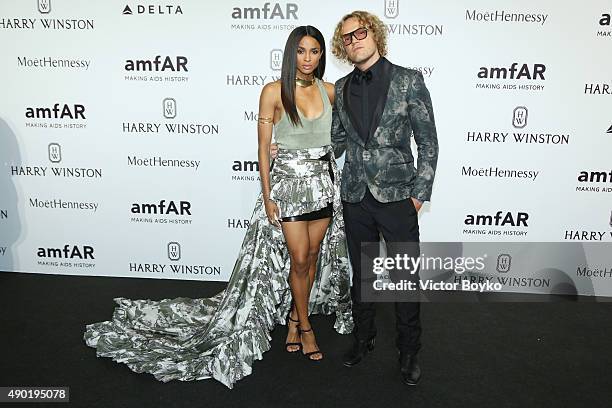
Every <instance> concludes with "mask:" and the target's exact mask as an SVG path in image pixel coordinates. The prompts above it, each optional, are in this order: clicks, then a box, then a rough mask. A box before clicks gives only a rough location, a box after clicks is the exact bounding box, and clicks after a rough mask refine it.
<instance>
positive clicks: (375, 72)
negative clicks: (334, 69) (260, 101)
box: [354, 57, 389, 80]
mask: <svg viewBox="0 0 612 408" xmlns="http://www.w3.org/2000/svg"><path fill="white" fill-rule="evenodd" d="M388 62H389V61H388V60H387V59H386V58H385V57H380V58H379V59H378V61H376V62H375V63H374V64H373V65H372V66H371V67H370V68H368V69H367V70H365V71H364V73H366V72H368V71H370V72H371V73H372V79H374V80H376V79H380V78H381V76H382V70H383V66H384V65H385V64H387V63H388ZM354 72H355V75H360V74H361V72H362V71H361V70H360V69H359V68H357V67H355V71H354Z"/></svg>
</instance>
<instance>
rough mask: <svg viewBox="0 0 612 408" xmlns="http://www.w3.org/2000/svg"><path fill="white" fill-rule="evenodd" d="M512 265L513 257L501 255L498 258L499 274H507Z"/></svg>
mask: <svg viewBox="0 0 612 408" xmlns="http://www.w3.org/2000/svg"><path fill="white" fill-rule="evenodd" d="M511 264H512V257H511V256H510V255H508V254H499V255H498V256H497V272H500V273H507V272H508V271H509V270H510V265H511Z"/></svg>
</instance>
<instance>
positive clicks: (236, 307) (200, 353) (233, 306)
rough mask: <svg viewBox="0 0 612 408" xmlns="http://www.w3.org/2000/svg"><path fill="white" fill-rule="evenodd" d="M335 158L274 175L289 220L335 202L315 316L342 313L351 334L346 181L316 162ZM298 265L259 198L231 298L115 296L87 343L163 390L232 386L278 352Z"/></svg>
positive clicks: (319, 152) (299, 157) (280, 165)
mask: <svg viewBox="0 0 612 408" xmlns="http://www.w3.org/2000/svg"><path fill="white" fill-rule="evenodd" d="M331 150H332V149H331V147H330V146H324V147H321V148H312V149H302V150H281V151H280V152H279V156H278V157H277V159H276V160H275V163H274V167H273V170H272V173H271V186H272V193H271V198H273V199H275V200H277V203H278V205H279V207H280V208H281V211H282V216H289V215H299V214H303V213H307V212H311V211H314V210H317V209H320V208H323V207H325V206H326V205H327V203H329V202H333V208H334V217H333V218H332V222H331V223H330V225H329V228H328V229H327V232H326V235H325V237H324V239H323V242H322V244H321V251H320V254H319V262H318V271H317V275H316V279H315V282H314V285H313V288H312V292H311V296H310V302H309V313H311V314H312V313H317V314H335V317H336V319H335V324H334V328H335V329H336V331H337V332H338V333H343V334H344V333H350V332H351V331H352V329H353V321H352V317H351V298H350V278H349V264H348V258H347V251H346V241H345V236H344V221H343V218H342V208H341V200H340V189H339V183H340V177H339V174H338V169H337V168H336V164H335V161H334V160H333V159H332V169H333V173H334V182H332V180H331V178H330V176H329V173H328V163H327V162H324V161H317V160H315V159H317V158H318V157H321V156H323V155H324V154H326V153H328V152H330V151H331ZM332 155H333V153H332ZM289 267H290V265H289V254H288V251H287V246H286V244H285V240H284V237H283V234H282V231H281V230H279V229H278V228H276V227H274V226H272V225H270V223H269V222H268V219H267V217H266V214H265V210H264V207H263V205H262V197H261V194H260V195H259V197H258V199H257V202H256V204H255V209H254V211H253V215H252V217H251V222H250V226H249V227H248V229H247V231H246V235H245V237H244V240H243V242H242V247H241V248H240V252H239V254H238V258H237V260H236V264H235V266H234V269H233V272H232V275H231V277H230V280H229V282H228V285H227V288H226V289H225V290H223V291H222V292H220V293H218V294H217V295H216V296H214V297H212V298H201V299H189V298H176V299H164V300H130V299H126V298H121V297H119V298H115V299H114V300H115V302H116V303H117V304H118V306H117V307H116V308H115V311H114V313H113V316H112V319H111V320H109V321H104V322H98V323H93V324H90V325H87V326H86V331H85V334H84V340H85V343H86V344H87V345H88V346H90V347H93V348H96V350H97V352H96V354H97V356H98V357H110V358H112V359H113V360H115V361H117V362H120V363H125V364H126V365H127V366H128V367H129V368H130V369H132V370H133V371H135V372H138V373H150V374H153V375H154V376H155V378H156V379H158V380H160V381H163V382H167V381H170V380H181V381H191V380H201V379H205V378H214V379H216V380H218V381H220V382H221V383H223V384H225V385H226V386H227V387H229V388H232V387H233V385H234V383H235V382H236V381H238V380H240V379H241V378H244V377H245V376H247V375H249V374H250V373H251V371H252V366H253V362H254V361H255V360H260V359H262V354H263V353H264V352H265V351H267V350H269V349H270V339H271V336H270V332H271V331H272V329H273V328H274V327H275V325H276V324H278V323H280V324H285V321H286V316H287V314H288V313H289V308H290V306H291V291H290V288H289V285H288V276H289Z"/></svg>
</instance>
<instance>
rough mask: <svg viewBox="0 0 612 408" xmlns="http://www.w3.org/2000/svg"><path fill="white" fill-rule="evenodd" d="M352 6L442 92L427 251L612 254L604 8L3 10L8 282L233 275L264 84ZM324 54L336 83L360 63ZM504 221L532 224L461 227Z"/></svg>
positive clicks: (154, 4)
mask: <svg viewBox="0 0 612 408" xmlns="http://www.w3.org/2000/svg"><path fill="white" fill-rule="evenodd" d="M354 9H365V10H368V11H371V12H373V13H375V14H377V15H379V16H380V17H381V18H382V19H383V20H384V22H385V23H386V24H387V27H388V30H389V55H388V58H389V60H391V61H392V62H394V63H396V64H399V65H403V66H406V67H411V68H415V69H419V70H421V71H422V72H423V74H424V77H425V81H426V83H427V86H428V88H429V90H430V93H431V95H432V100H433V105H434V111H435V115H436V123H437V129H438V137H439V144H440V155H439V160H438V171H437V174H436V180H435V185H434V192H433V197H432V202H431V203H428V204H426V205H425V207H424V209H423V210H422V212H421V215H420V224H421V239H422V240H423V241H432V242H434V241H442V242H447V241H448V242H465V241H470V242H472V241H474V242H481V241H487V242H489V241H492V242H500V241H501V242H507V241H512V242H524V243H529V242H565V241H570V242H580V243H582V242H583V241H588V242H591V241H594V242H610V241H612V214H611V211H612V200H611V197H612V165H611V162H610V158H609V157H610V151H611V149H610V148H611V146H612V134H611V133H612V126H611V125H612V116H611V114H610V112H611V111H612V110H611V107H612V74H611V72H612V54H611V53H610V52H609V51H610V47H611V46H612V36H611V30H612V27H611V26H610V13H612V5H611V4H610V2H609V1H604V0H590V1H589V2H587V3H581V4H565V3H562V2H558V1H552V0H546V1H539V2H535V3H534V2H531V1H527V0H520V1H516V0H515V1H509V0H505V1H504V0H496V1H495V2H491V1H486V0H466V1H459V2H458V1H453V0H440V1H436V2H429V3H427V2H417V1H412V0H399V1H398V0H387V1H385V0H375V1H365V0H361V1H334V2H330V1H326V2H324V1H319V0H309V1H302V0H292V1H289V2H285V1H282V2H278V3H275V2H271V3H269V2H264V1H250V0H249V1H246V0H234V1H230V2H196V1H186V0H184V1H176V2H160V1H148V2H131V1H127V2H126V1H116V0H112V1H110V0H108V1H104V2H93V1H88V2H85V1H76V0H50V1H49V0H39V1H38V3H37V1H36V0H30V1H19V2H15V1H9V0H0V52H1V55H2V64H1V65H0V81H1V84H2V87H1V89H2V98H0V137H1V139H0V159H1V160H0V166H1V168H0V188H1V190H0V270H5V271H22V272H36V273H52V274H70V275H101V276H130V277H147V278H174V279H198V280H227V278H228V277H229V274H230V273H231V268H232V266H233V264H234V260H235V256H236V254H237V253H238V250H239V246H240V244H241V241H242V237H243V234H244V231H245V227H246V224H247V220H248V219H249V218H250V215H251V211H252V208H253V204H254V201H255V198H256V195H257V193H258V191H259V178H258V173H257V169H256V166H255V165H254V163H253V162H254V161H256V160H257V155H256V148H257V135H256V113H257V107H258V97H259V93H260V90H261V88H262V86H263V84H265V83H266V82H270V81H272V80H275V79H277V78H278V76H279V75H280V71H279V68H280V65H279V58H280V52H279V50H282V49H283V48H284V44H285V41H286V38H287V35H288V34H289V32H290V31H291V30H292V29H293V28H294V27H295V26H298V25H304V24H310V25H314V26H316V27H318V28H319V29H320V30H321V31H322V32H323V34H324V36H325V38H326V40H327V41H328V45H329V40H330V39H331V36H332V33H333V29H334V27H335V24H336V23H337V21H338V20H339V19H340V18H341V17H342V16H343V15H344V14H346V13H348V12H350V11H352V10H354ZM156 56H160V57H159V59H158V61H160V62H161V63H160V64H158V68H159V69H157V70H156V69H155V59H156ZM327 58H328V61H327V70H326V75H325V77H326V80H327V81H330V82H334V81H335V80H336V79H338V78H340V77H341V76H344V75H345V74H346V73H348V72H349V71H350V70H351V69H352V67H350V66H348V65H343V64H340V63H339V62H338V61H336V60H335V58H334V57H333V56H332V55H331V53H330V52H329V51H328V53H327ZM139 61H140V62H139ZM143 61H145V62H143ZM164 62H170V64H166V65H164ZM513 64H516V65H514V66H515V67H517V70H516V71H514V78H511V76H512V74H513V72H512V71H511V68H512V66H513ZM523 66H524V67H526V69H528V71H525V70H524V69H523V70H521V69H522V68H523ZM134 67H136V68H145V70H142V69H140V70H138V69H137V70H133V69H132V68H134ZM534 67H535V69H539V70H540V72H542V75H539V76H538V75H534ZM519 73H520V74H522V76H521V77H520V78H519V77H517V76H518V75H519ZM504 75H505V76H506V78H504ZM56 104H57V106H58V109H57V112H54V111H53V107H54V106H55V105H56ZM65 106H66V108H65ZM79 112H82V113H80V114H79ZM62 113H63V116H62ZM521 138H522V140H523V141H522V142H521V141H520V140H521ZM525 140H527V141H531V142H530V143H527V142H525ZM581 174H583V177H586V180H587V181H582V180H581V177H580V175H581ZM162 200H164V205H163V208H164V209H168V208H170V209H174V208H176V209H177V210H178V211H177V212H178V214H176V213H169V214H159V212H160V208H161V206H160V202H161V201H162ZM181 202H182V204H181ZM152 205H156V207H155V208H156V209H157V211H158V214H155V213H153V208H154V207H153V206H152ZM174 206H175V207H174ZM181 206H182V208H183V211H182V213H181ZM498 211H501V212H502V213H501V214H502V216H505V215H506V213H507V212H510V213H511V214H512V216H513V218H514V219H516V218H517V217H518V216H519V213H523V214H522V217H523V218H525V217H527V222H526V223H525V224H524V225H518V226H513V225H508V224H506V225H482V223H480V225H471V224H470V223H469V221H466V220H469V219H470V218H472V216H473V218H475V219H479V220H481V221H482V219H484V218H486V217H484V218H483V217H478V216H488V215H495V214H496V213H497V212H498ZM526 245H527V244H526ZM64 248H66V250H64ZM75 248H76V249H75ZM578 248H581V246H580V245H578ZM60 250H61V251H60ZM88 253H91V255H86V254H88ZM79 255H80V256H79ZM581 255H582V256H581V257H576V258H571V257H570V258H569V261H568V262H569V264H566V265H565V267H566V272H565V273H566V274H567V275H568V276H571V279H570V280H571V281H574V284H575V285H576V286H577V287H580V284H579V283H576V282H577V281H579V280H580V279H579V278H580V276H579V273H578V268H584V267H587V268H590V269H589V270H591V273H590V276H586V277H585V279H588V281H589V282H591V281H596V283H597V286H599V287H602V288H604V289H605V290H603V292H605V293H607V294H612V284H610V283H608V281H610V280H611V278H612V276H611V275H612V261H611V260H610V257H607V258H606V257H604V259H603V260H601V259H599V258H598V260H597V261H596V262H595V263H592V262H591V263H589V264H586V263H585V262H586V261H585V260H584V254H581ZM572 259H575V262H576V264H574V265H573V264H572V262H574V261H572ZM593 271H595V272H594V273H593ZM597 271H600V272H599V273H598V272H597ZM583 275H584V273H583ZM587 275H589V274H588V273H587ZM583 277H584V276H583ZM520 290H524V291H529V287H528V286H526V285H523V286H522V287H521V288H520ZM579 291H580V292H582V293H585V294H591V293H589V292H588V290H579Z"/></svg>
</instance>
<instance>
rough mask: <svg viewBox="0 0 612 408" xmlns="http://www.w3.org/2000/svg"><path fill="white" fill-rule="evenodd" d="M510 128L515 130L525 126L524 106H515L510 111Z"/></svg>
mask: <svg viewBox="0 0 612 408" xmlns="http://www.w3.org/2000/svg"><path fill="white" fill-rule="evenodd" d="M512 126H514V127H515V128H517V129H522V128H524V127H525V126H527V108H526V107H524V106H517V107H516V108H514V110H513V111H512Z"/></svg>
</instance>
